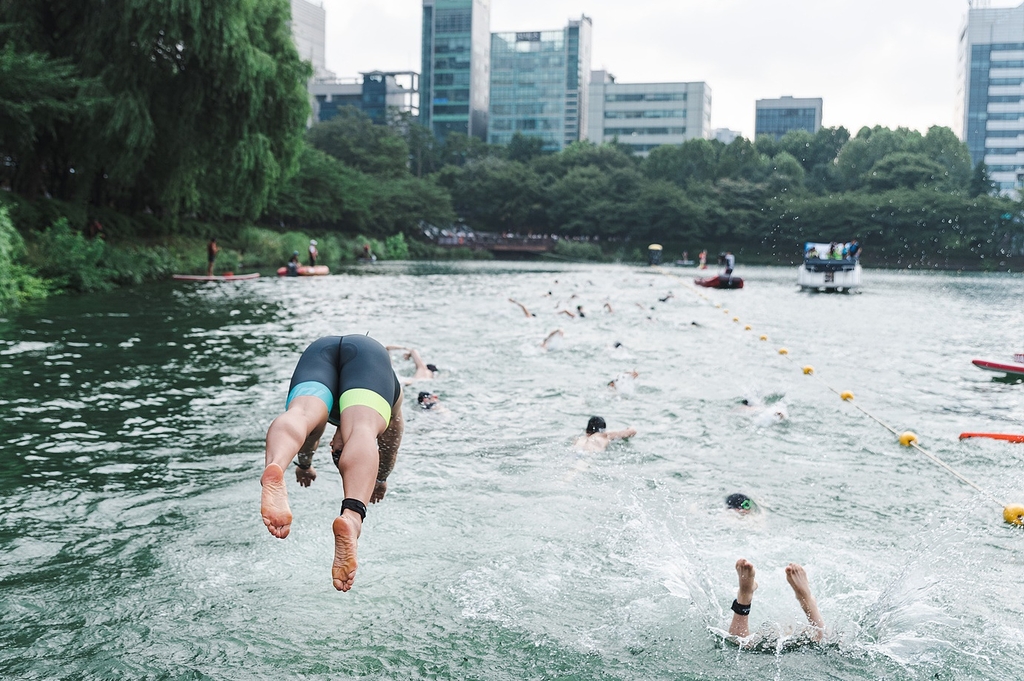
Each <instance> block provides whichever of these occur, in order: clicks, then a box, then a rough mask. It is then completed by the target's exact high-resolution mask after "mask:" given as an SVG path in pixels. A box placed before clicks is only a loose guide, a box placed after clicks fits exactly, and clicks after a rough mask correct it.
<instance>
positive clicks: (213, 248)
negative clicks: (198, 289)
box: [206, 237, 220, 277]
mask: <svg viewBox="0 0 1024 681" xmlns="http://www.w3.org/2000/svg"><path fill="white" fill-rule="evenodd" d="M218 253H220V246H218V245H217V238H216V237H214V238H212V239H210V243H208V244H206V276H208V277H212V276H213V261H214V260H216V259H217V254H218Z"/></svg>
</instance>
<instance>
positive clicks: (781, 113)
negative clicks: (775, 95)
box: [754, 95, 822, 140]
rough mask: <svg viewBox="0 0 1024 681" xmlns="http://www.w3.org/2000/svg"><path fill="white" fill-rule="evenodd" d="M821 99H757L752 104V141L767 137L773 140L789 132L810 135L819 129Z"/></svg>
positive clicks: (785, 97)
mask: <svg viewBox="0 0 1024 681" xmlns="http://www.w3.org/2000/svg"><path fill="white" fill-rule="evenodd" d="M821 108H822V99H821V97H805V98H798V97H790V96H788V95H787V96H784V97H781V98H779V99H759V100H757V101H756V102H755V103H754V114H755V117H754V139H757V138H758V137H760V136H761V135H769V136H771V137H773V138H775V139H777V140H778V139H782V137H783V136H784V135H785V134H786V133H787V132H789V131H791V130H806V131H807V132H809V133H811V134H812V135H813V134H814V133H816V132H818V130H820V129H821Z"/></svg>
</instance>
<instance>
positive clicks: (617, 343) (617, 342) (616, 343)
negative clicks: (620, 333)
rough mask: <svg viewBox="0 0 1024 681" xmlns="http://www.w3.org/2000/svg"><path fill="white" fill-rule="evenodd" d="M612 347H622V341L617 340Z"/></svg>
mask: <svg viewBox="0 0 1024 681" xmlns="http://www.w3.org/2000/svg"><path fill="white" fill-rule="evenodd" d="M612 347H614V348H621V347H622V343H620V342H619V341H615V345H613V346H612Z"/></svg>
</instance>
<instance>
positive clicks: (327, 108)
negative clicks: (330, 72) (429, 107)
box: [309, 71, 420, 125]
mask: <svg viewBox="0 0 1024 681" xmlns="http://www.w3.org/2000/svg"><path fill="white" fill-rule="evenodd" d="M309 92H310V94H311V95H313V121H314V122H321V123H322V122H323V121H329V120H331V119H332V118H334V117H335V116H336V115H337V114H338V109H341V108H342V107H345V106H354V107H355V108H357V109H359V110H360V111H362V112H363V113H365V114H366V115H368V116H369V117H370V118H371V119H372V120H373V122H374V123H377V124H378V125H383V124H385V123H387V122H388V116H389V115H390V114H392V113H405V114H408V115H409V117H410V118H413V119H417V118H418V117H419V115H420V108H419V107H420V104H419V100H420V93H419V74H418V73H416V72H415V71H387V72H385V71H370V72H368V73H364V74H362V78H321V79H319V80H314V81H313V82H312V83H310V84H309Z"/></svg>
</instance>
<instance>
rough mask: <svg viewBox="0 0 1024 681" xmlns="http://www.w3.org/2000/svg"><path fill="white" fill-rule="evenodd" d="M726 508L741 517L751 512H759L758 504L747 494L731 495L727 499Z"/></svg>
mask: <svg viewBox="0 0 1024 681" xmlns="http://www.w3.org/2000/svg"><path fill="white" fill-rule="evenodd" d="M725 507H726V508H728V509H732V510H733V511H736V512H737V513H739V514H740V515H747V514H748V513H750V512H751V511H755V510H757V504H755V503H754V500H753V499H751V498H750V497H748V496H747V495H746V494H740V493H736V494H730V495H729V496H727V497H726V498H725Z"/></svg>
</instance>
